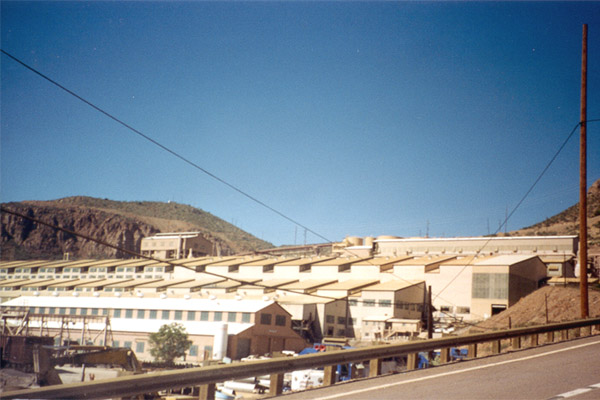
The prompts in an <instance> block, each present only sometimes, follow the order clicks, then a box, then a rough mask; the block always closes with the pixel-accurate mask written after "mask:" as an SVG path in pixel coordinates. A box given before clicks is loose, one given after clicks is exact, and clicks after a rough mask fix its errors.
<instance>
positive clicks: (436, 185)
mask: <svg viewBox="0 0 600 400" xmlns="http://www.w3.org/2000/svg"><path fill="white" fill-rule="evenodd" d="M1 4H2V5H1V7H2V21H1V22H2V28H1V29H2V49H3V50H4V51H6V52H8V53H10V54H12V55H13V56H15V57H17V58H19V59H21V60H22V61H23V62H25V63H27V64H29V65H31V66H32V67H34V68H36V69H38V70H39V71H40V72H42V73H44V74H46V75H48V76H49V77H51V78H52V79H54V80H56V81H57V82H59V83H60V84H62V85H64V86H66V87H67V88H69V89H70V90H72V91H74V92H76V93H77V94H79V95H80V96H82V97H84V98H86V99H87V100H89V101H90V102H92V103H94V104H96V105H97V106H98V107H101V108H102V109H104V110H106V111H107V112H109V113H111V114H113V115H115V116H116V117H118V118H120V119H122V120H123V121H125V122H126V123H128V124H130V125H131V126H133V127H135V128H136V129H138V130H140V131H142V132H143V133H144V134H146V135H148V136H150V137H152V138H154V139H155V140H157V141H159V142H160V143H162V144H163V145H165V146H167V147H169V148H171V149H172V150H174V151H176V152H178V153H180V154H181V155H182V156H184V157H186V158H188V159H190V160H192V161H193V162H195V163H197V164H198V165H200V166H202V167H203V168H205V169H207V170H208V171H210V172H212V173H214V174H215V175H217V176H219V177H220V178H222V179H224V180H226V181H227V182H229V183H231V184H232V185H235V186H236V187H238V188H240V189H241V190H243V191H245V192H247V193H249V194H250V195H252V196H254V197H256V198H258V199H260V200H261V201H263V202H265V203H267V204H268V205H269V206H271V207H273V208H275V209H277V210H279V211H280V212H282V213H284V214H285V215H287V216H289V217H290V218H293V219H295V220H297V221H299V222H301V223H302V224H304V225H306V226H307V227H309V228H310V229H312V230H314V231H316V232H318V233H319V234H320V235H322V236H324V237H326V238H327V239H330V240H334V241H337V240H341V239H343V238H344V237H345V236H346V235H356V236H366V235H374V236H378V235H398V236H418V235H425V234H426V233H427V229H428V233H429V235H430V236H469V235H483V234H487V233H488V232H494V231H495V230H496V229H497V228H498V225H499V222H500V221H501V220H503V219H504V217H505V213H506V210H507V209H508V211H509V212H510V211H511V210H512V209H513V207H514V206H515V205H516V204H517V203H518V201H519V200H520V199H521V197H522V196H523V195H524V194H525V192H526V191H527V190H528V189H529V187H530V185H532V183H533V182H534V181H535V179H536V178H537V176H538V175H539V174H540V173H541V171H542V169H543V168H544V166H545V165H546V164H547V163H548V162H549V161H550V159H551V158H552V156H553V155H554V153H555V152H556V151H557V150H558V148H559V146H560V145H561V143H562V142H563V141H564V140H565V138H566V137H567V135H568V134H569V132H570V131H571V130H572V129H573V127H574V126H575V125H576V124H577V122H578V121H579V99H580V78H581V36H582V24H583V23H588V24H589V39H588V40H589V61H588V62H589V66H588V68H589V71H588V74H589V75H588V84H589V89H588V90H589V97H588V118H589V119H593V118H600V3H598V2H582V3H575V2H564V3H563V2H547V3H546V2H533V3H514V2H507V3H491V2H482V3H462V2H459V3H455V2H452V3H445V2H442V3H439V2H434V3H422V2H400V3H397V2H382V3H375V2H333V3H325V2H296V3H291V4H290V3H277V2H220V3H212V2H185V3H177V2H148V3H147V2H118V1H114V2H50V1H47V2H38V3H28V2H11V1H2V3H1ZM1 73H2V86H1V90H2V98H1V101H2V103H1V106H2V122H1V123H2V125H1V128H2V132H1V135H2V136H1V174H2V175H1V199H2V201H3V202H8V201H20V200H51V199H57V198H61V197H66V196H74V195H85V196H93V197H101V198H109V199H113V200H127V201H132V200H154V201H168V200H173V201H176V202H179V203H185V204H190V205H193V206H196V207H199V208H202V209H203V210H205V211H208V212H211V213H212V214H214V215H216V216H218V217H220V218H223V219H225V220H226V221H229V222H233V223H235V224H236V225H238V226H239V227H241V228H242V229H244V230H247V231H249V232H250V233H252V234H254V235H256V236H259V237H261V238H263V239H265V240H268V241H270V242H272V243H274V244H276V245H279V244H293V243H294V242H296V243H302V242H303V241H304V230H303V229H302V228H298V229H297V230H296V229H295V227H294V225H293V224H291V223H290V222H288V221H286V220H285V219H283V218H281V217H280V216H278V215H276V214H274V213H272V212H270V211H268V210H266V209H264V208H262V207H261V206H259V205H257V204H255V203H253V202H251V201H250V200H248V199H247V198H245V197H243V196H241V195H240V194H239V193H237V192H235V191H233V190H231V189H230V188H228V187H226V186H224V185H223V184H221V183H219V182H217V181H215V180H213V179H212V178H210V177H209V176H207V175H205V174H203V173H201V172H199V171H198V170H196V169H194V168H192V167H190V166H189V165H187V164H185V163H183V162H181V161H180V160H178V159H177V158H175V157H173V156H172V155H170V154H168V153H166V152H165V151H163V150H161V149H159V148H157V147H156V146H154V145H152V144H150V143H149V142H147V141H145V140H143V139H141V138H140V137H139V136H136V135H135V134H133V133H131V132H130V131H128V130H127V129H125V128H123V127H122V126H120V125H118V124H116V123H115V122H114V121H112V120H110V119H108V118H107V117H105V116H103V115H102V114H100V113H98V112H97V111H95V110H93V109H92V108H90V107H89V106H87V105H85V104H84V103H82V102H80V101H79V100H77V99H76V98H74V97H72V96H70V95H68V94H67V93H65V92H63V91H61V90H60V89H58V88H57V87H55V86H53V85H51V84H50V83H48V82H47V81H45V80H43V79H41V78H40V77H39V76H37V75H35V74H33V73H32V72H30V71H28V70H26V69H25V68H23V67H22V66H21V65H19V64H17V63H15V62H14V61H12V60H11V59H9V58H8V57H6V56H5V55H2V58H1ZM578 135H579V132H577V133H576V134H575V135H574V137H573V138H572V139H571V141H570V142H569V143H568V145H567V146H566V147H565V149H564V150H563V152H562V153H561V155H560V156H559V157H558V159H557V160H556V162H555V163H554V164H553V166H552V167H551V168H550V170H549V171H548V173H547V174H546V175H545V176H544V177H543V178H542V180H541V181H540V183H539V184H538V186H537V187H536V188H535V189H534V190H533V192H532V193H531V195H530V196H529V197H528V199H527V200H526V201H525V202H524V203H523V205H522V206H521V207H520V208H519V209H518V210H517V211H516V212H515V214H514V215H513V217H512V218H511V219H510V220H509V223H508V229H509V230H512V229H517V228H521V227H524V226H528V225H531V224H533V223H536V222H539V221H541V220H543V219H544V218H546V217H549V216H551V215H553V214H555V213H557V212H559V211H561V210H563V209H565V208H567V207H568V206H571V205H573V204H575V203H576V202H577V201H578V190H579V189H578V187H579V181H578V172H579V164H578V162H579V161H578V157H579V144H578V143H579V136H578ZM588 145H589V152H588V154H589V156H588V163H589V168H588V181H589V184H590V185H591V183H593V181H594V180H596V179H598V178H600V160H599V156H600V151H598V150H599V149H600V122H598V123H590V124H589V125H588ZM488 227H489V228H488ZM306 240H307V241H308V242H323V239H322V238H318V237H316V236H314V235H312V234H310V233H309V234H308V235H307V238H306Z"/></svg>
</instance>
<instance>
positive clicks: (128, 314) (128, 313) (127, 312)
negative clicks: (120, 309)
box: [125, 309, 133, 318]
mask: <svg viewBox="0 0 600 400" xmlns="http://www.w3.org/2000/svg"><path fill="white" fill-rule="evenodd" d="M125 318H133V310H131V309H128V310H125Z"/></svg>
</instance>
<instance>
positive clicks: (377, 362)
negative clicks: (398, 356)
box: [369, 358, 381, 378]
mask: <svg viewBox="0 0 600 400" xmlns="http://www.w3.org/2000/svg"><path fill="white" fill-rule="evenodd" d="M379 375H381V359H380V358H374V359H372V360H370V361H369V378H375V377H376V376H379Z"/></svg>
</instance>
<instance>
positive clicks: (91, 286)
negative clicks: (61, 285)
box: [77, 279, 133, 288]
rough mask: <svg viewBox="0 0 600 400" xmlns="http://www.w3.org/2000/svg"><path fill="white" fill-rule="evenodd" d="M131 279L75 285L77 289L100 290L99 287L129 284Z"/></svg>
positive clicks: (103, 280)
mask: <svg viewBox="0 0 600 400" xmlns="http://www.w3.org/2000/svg"><path fill="white" fill-rule="evenodd" d="M132 280H133V279H102V280H99V281H93V282H89V283H84V284H83V285H77V286H78V287H82V288H87V287H90V288H100V287H104V286H107V285H112V284H114V283H119V282H129V281H132Z"/></svg>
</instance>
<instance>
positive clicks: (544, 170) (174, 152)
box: [0, 49, 600, 304]
mask: <svg viewBox="0 0 600 400" xmlns="http://www.w3.org/2000/svg"><path fill="white" fill-rule="evenodd" d="M0 52H2V54H4V55H6V56H7V57H9V58H11V59H12V60H13V61H15V62H17V63H18V64H20V65H22V66H23V67H25V68H26V69H28V70H30V71H31V72H33V73H35V74H36V75H38V76H40V77H41V78H43V79H45V80H46V81H48V82H50V83H51V84H53V85H55V86H56V87H58V88H60V89H62V90H63V91H65V92H67V93H68V94H70V95H72V96H73V97H75V98H77V99H78V100H80V101H81V102H83V103H85V104H87V105H88V106H90V107H92V108H93V109H95V110H96V111H98V112H100V113H101V114H103V115H105V116H106V117H108V118H110V119H112V120H113V121H115V122H116V123H118V124H120V125H121V126H123V127H125V128H126V129H128V130H129V131H131V132H133V133H135V134H136V135H138V136H140V137H141V138H143V139H145V140H147V141H149V142H150V143H152V144H154V145H155V146H157V147H159V148H161V149H162V150H164V151H166V152H168V153H170V154H171V155H173V156H175V157H177V158H178V159H180V160H181V161H183V162H185V163H186V164H188V165H190V166H192V167H193V168H195V169H197V170H199V171H201V172H202V173H204V174H206V175H208V176H209V177H211V178H213V179H214V180H216V181H218V182H220V183H222V184H224V185H226V186H227V187H229V188H231V189H233V190H234V191H236V192H238V193H239V194H241V195H243V196H244V197H246V198H248V199H250V200H251V201H253V202H255V203H257V204H259V205H261V206H262V207H264V208H266V209H268V210H270V211H271V212H273V213H275V214H277V215H279V216H280V217H282V218H284V219H286V220H287V221H289V222H291V223H293V224H295V225H297V226H299V227H301V228H303V229H305V230H306V231H307V232H310V233H312V234H313V235H315V236H317V237H319V238H321V239H323V240H325V241H326V242H328V243H333V241H332V240H330V239H328V238H326V237H325V236H323V235H321V234H319V233H318V232H316V231H314V230H312V229H310V228H309V227H307V226H305V225H304V224H302V223H300V222H298V221H296V220H295V219H293V218H291V217H289V216H287V215H286V214H284V213H283V212H281V211H279V210H277V209H275V208H274V207H272V206H270V205H268V204H267V203H265V202H263V201H261V200H259V199H258V198H256V197H254V196H252V195H250V194H249V193H247V192H245V191H244V190H242V189H240V188H239V187H237V186H235V185H233V184H232V183H229V182H228V181H226V180H225V179H223V178H221V177H219V176H217V175H215V174H214V173H212V172H210V171H208V170H207V169H205V168H203V167H201V166H200V165H198V164H197V163H195V162H193V161H191V160H190V159H188V158H187V157H185V156H183V155H181V154H179V153H178V152H176V151H174V150H172V149H170V148H169V147H167V146H165V145H163V144H162V143H160V142H158V141H157V140H155V139H153V138H152V137H150V136H148V135H147V134H144V133H143V132H141V131H140V130H138V129H136V128H134V127H132V126H131V125H129V124H127V123H126V122H124V121H123V120H121V119H120V118H118V117H116V116H114V115H112V114H111V113H109V112H108V111H105V110H104V109H102V108H100V107H99V106H97V105H95V104H94V103H92V102H90V101H88V100H87V99H85V98H84V97H82V96H80V95H78V94H77V93H75V92H74V91H72V90H70V89H68V88H66V87H65V86H63V85H61V84H60V83H58V82H56V81H55V80H53V79H52V78H50V77H48V76H47V75H45V74H43V73H42V72H40V71H38V70H37V69H35V68H33V67H31V66H30V65H28V64H26V63H25V62H23V61H21V60H20V59H18V58H17V57H15V56H13V55H11V54H10V53H8V52H6V51H5V50H3V49H0ZM596 121H600V119H593V120H587V121H582V122H579V123H578V124H576V125H575V127H574V128H573V130H572V131H571V133H570V134H569V135H568V137H567V139H565V141H564V142H563V144H562V145H561V146H560V148H559V149H558V151H557V152H556V153H555V154H554V156H553V157H552V159H551V160H550V162H548V164H547V165H546V166H545V168H544V169H543V170H542V172H541V173H540V175H539V176H538V177H537V179H536V180H535V181H534V183H533V184H532V185H531V186H530V188H529V189H528V190H527V192H526V193H525V195H523V197H522V198H521V199H520V200H519V202H518V203H517V205H516V206H515V207H514V208H513V209H512V211H511V212H510V214H508V215H507V216H506V218H505V219H504V222H503V223H502V224H501V225H500V226H499V227H498V229H497V230H496V231H495V233H494V235H495V234H497V233H498V232H500V231H501V230H502V227H503V226H505V225H506V224H507V223H508V220H509V219H510V217H512V215H513V214H514V213H515V212H516V211H517V209H518V208H519V207H520V206H521V204H522V203H523V202H524V201H525V199H526V198H527V197H528V196H529V194H530V193H531V191H532V190H533V189H534V187H535V186H536V185H537V184H538V182H539V181H540V180H541V178H542V177H543V176H544V174H545V173H546V172H547V170H548V169H549V168H550V166H551V165H552V163H553V162H554V161H555V159H556V158H557V157H558V155H559V154H560V152H561V151H562V150H563V148H564V147H565V146H566V144H567V142H568V141H569V140H570V139H571V137H572V136H573V133H574V132H575V130H576V129H577V127H579V126H580V125H581V124H582V123H584V122H585V123H587V122H596ZM2 211H4V212H9V213H13V214H14V215H18V216H20V217H22V218H27V219H30V220H34V219H32V218H31V217H29V216H25V215H22V214H19V213H15V212H14V211H11V210H8V209H6V208H5V207H2ZM35 222H38V223H40V224H43V225H47V226H49V227H52V228H54V229H58V230H61V231H63V232H67V233H70V234H73V235H76V236H79V237H82V238H84V239H86V240H91V241H94V242H96V243H99V244H102V245H105V246H108V247H111V248H115V249H118V250H120V251H123V252H125V253H127V254H130V255H134V256H138V257H142V258H146V259H149V260H154V261H161V262H167V263H168V264H170V265H173V266H179V267H185V266H182V265H178V264H175V263H171V262H168V261H164V260H159V259H154V258H152V257H148V256H143V255H141V254H138V253H135V252H131V251H129V250H127V249H121V248H118V247H117V246H114V245H111V244H109V243H106V242H103V241H100V240H98V239H95V238H91V237H89V236H86V235H82V234H79V233H77V232H73V231H69V230H66V229H64V228H62V227H57V226H53V225H51V224H48V223H46V222H43V221H41V220H36V221H35ZM491 240H492V237H490V238H489V239H488V240H487V241H486V242H485V243H484V244H483V245H482V246H481V248H480V249H479V250H478V251H477V252H476V253H475V255H478V254H479V253H480V252H481V251H482V250H483V248H485V246H486V245H487V244H488V243H489V242H490V241H491ZM474 260H475V257H473V258H472V259H471V260H470V261H469V262H468V263H467V265H465V266H464V267H463V268H462V269H461V271H459V273H458V274H457V275H455V277H454V278H453V279H452V280H451V281H450V282H448V284H447V285H446V286H444V287H443V288H442V290H440V291H439V292H438V293H437V294H436V295H435V297H433V299H434V300H435V299H437V298H438V297H439V296H440V295H441V294H442V293H443V292H444V291H445V290H446V289H447V288H448V287H449V286H450V285H451V284H452V283H453V282H454V281H455V280H456V279H457V278H458V276H459V275H460V274H461V273H462V272H463V271H464V270H465V269H466V268H467V267H468V266H469V265H471V263H472V262H473V261H474ZM367 261H368V260H367ZM205 273H206V272H205ZM212 275H215V276H219V277H222V278H227V279H231V280H234V281H237V282H240V283H243V284H248V285H253V286H260V285H256V284H254V283H252V282H246V281H242V280H239V279H233V278H231V277H227V276H221V275H218V274H212ZM398 278H400V277H398ZM400 279H402V280H403V281H406V282H410V283H412V282H411V281H408V280H406V279H403V278H400ZM263 287H264V286H263ZM292 292H293V291H292ZM293 293H295V294H298V293H297V292H293ZM311 295H312V294H311ZM312 296H314V297H322V298H328V299H335V300H339V299H338V298H333V297H323V296H318V295H312ZM415 304H420V303H415Z"/></svg>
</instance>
